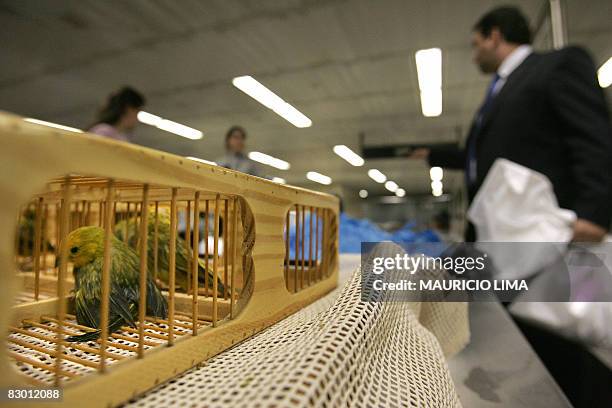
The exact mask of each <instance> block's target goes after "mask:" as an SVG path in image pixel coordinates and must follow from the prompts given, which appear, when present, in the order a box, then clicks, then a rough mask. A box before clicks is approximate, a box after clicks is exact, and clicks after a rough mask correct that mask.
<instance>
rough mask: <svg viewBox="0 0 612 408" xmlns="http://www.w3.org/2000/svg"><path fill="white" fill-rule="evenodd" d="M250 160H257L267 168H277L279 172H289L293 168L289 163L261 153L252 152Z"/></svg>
mask: <svg viewBox="0 0 612 408" xmlns="http://www.w3.org/2000/svg"><path fill="white" fill-rule="evenodd" d="M249 159H251V160H255V161H256V162H259V163H261V164H265V165H267V166H271V167H274V168H277V169H279V170H289V168H290V167H291V165H290V164H289V163H288V162H286V161H284V160H281V159H277V158H276V157H273V156H270V155H269V154H265V153H261V152H250V153H249Z"/></svg>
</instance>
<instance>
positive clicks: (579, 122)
mask: <svg viewBox="0 0 612 408" xmlns="http://www.w3.org/2000/svg"><path fill="white" fill-rule="evenodd" d="M468 138H469V139H468V143H469V142H471V141H474V142H475V143H476V163H477V174H476V182H475V183H474V184H473V185H471V186H468V198H469V201H470V202H471V200H472V199H473V198H474V196H475V195H476V192H477V191H478V188H479V187H480V185H481V184H482V182H483V181H484V178H485V177H486V175H487V172H488V171H489V169H490V168H491V166H492V164H493V162H494V161H495V159H497V158H498V157H503V158H506V159H509V160H512V161H514V162H516V163H519V164H522V165H524V166H526V167H529V168H531V169H533V170H536V171H538V172H540V173H542V174H544V175H546V176H547V177H548V178H549V179H550V181H551V182H552V185H553V187H554V191H555V194H556V196H557V199H558V201H559V205H560V206H561V207H562V208H567V209H571V210H574V211H575V212H576V214H577V215H578V217H579V218H584V219H587V220H589V221H592V222H594V223H596V224H599V225H601V226H602V227H604V228H606V229H608V227H609V225H610V217H611V214H612V202H611V198H612V130H611V126H610V117H609V113H608V109H607V105H606V101H605V97H604V94H603V91H602V89H601V88H600V87H599V85H598V83H597V77H596V71H595V65H594V63H593V60H592V59H591V57H590V56H589V55H588V53H587V52H586V51H584V50H583V49H582V48H578V47H568V48H564V49H562V50H558V51H552V52H549V53H546V54H538V53H532V54H530V55H529V56H528V57H527V58H526V59H525V61H523V63H522V64H521V65H519V66H518V67H517V68H516V69H515V70H514V71H513V72H512V73H511V74H510V75H509V76H508V78H507V79H506V83H505V84H504V86H503V87H502V89H501V90H500V91H499V93H498V94H497V95H496V96H495V99H494V100H493V101H492V104H491V106H490V107H489V108H488V110H487V112H486V113H485V115H484V117H483V118H482V125H481V126H479V127H476V126H475V125H474V124H472V127H471V130H470V133H469V135H468ZM466 159H467V158H466V153H465V150H459V149H435V148H434V149H432V151H431V153H430V156H429V164H430V165H431V166H442V167H450V168H456V169H464V170H465V168H466ZM468 235H469V234H468ZM470 238H471V237H470Z"/></svg>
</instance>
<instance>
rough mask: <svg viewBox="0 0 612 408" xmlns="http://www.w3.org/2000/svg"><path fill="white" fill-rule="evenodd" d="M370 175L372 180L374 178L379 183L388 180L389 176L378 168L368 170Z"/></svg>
mask: <svg viewBox="0 0 612 408" xmlns="http://www.w3.org/2000/svg"><path fill="white" fill-rule="evenodd" d="M368 176H370V178H371V179H372V180H374V181H375V182H377V183H384V182H385V181H387V176H385V175H384V174H382V173H381V172H380V171H379V170H377V169H370V170H368Z"/></svg>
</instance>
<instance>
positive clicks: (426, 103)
mask: <svg viewBox="0 0 612 408" xmlns="http://www.w3.org/2000/svg"><path fill="white" fill-rule="evenodd" d="M421 112H423V116H425V117H428V118H433V117H436V116H440V115H441V114H442V89H432V90H429V91H422V92H421Z"/></svg>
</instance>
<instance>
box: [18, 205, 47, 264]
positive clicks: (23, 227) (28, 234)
mask: <svg viewBox="0 0 612 408" xmlns="http://www.w3.org/2000/svg"><path fill="white" fill-rule="evenodd" d="M45 222H46V220H45V219H44V218H43V220H42V225H43V230H44V228H45ZM35 224H36V212H35V211H34V210H33V209H31V208H28V209H27V210H25V211H24V212H23V214H22V216H21V217H19V224H18V225H17V239H18V241H17V252H18V254H19V255H23V256H26V255H29V256H32V255H33V254H34V235H35V232H34V226H35ZM45 245H46V247H47V251H53V250H54V249H55V248H54V247H53V245H51V244H50V243H49V242H48V241H47V242H46V243H45ZM42 250H43V248H42V245H41V251H42Z"/></svg>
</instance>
